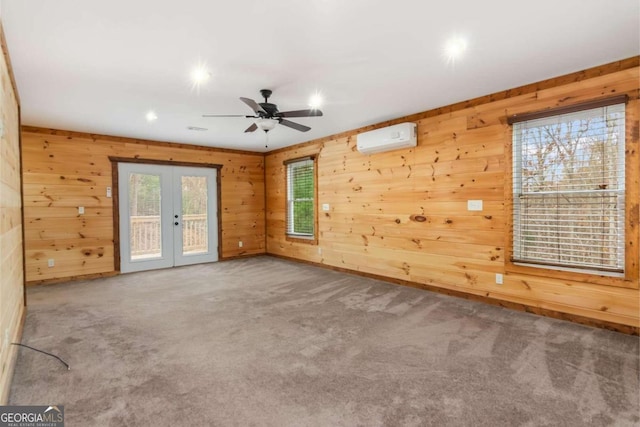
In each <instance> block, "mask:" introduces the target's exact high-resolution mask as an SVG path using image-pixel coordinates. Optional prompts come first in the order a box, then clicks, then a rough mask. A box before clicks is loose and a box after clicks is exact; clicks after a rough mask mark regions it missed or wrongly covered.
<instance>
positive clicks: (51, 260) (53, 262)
mask: <svg viewBox="0 0 640 427" xmlns="http://www.w3.org/2000/svg"><path fill="white" fill-rule="evenodd" d="M55 265H56V262H55V260H54V259H53V258H49V261H47V267H49V268H51V267H53V266H55Z"/></svg>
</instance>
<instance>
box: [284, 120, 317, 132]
mask: <svg viewBox="0 0 640 427" xmlns="http://www.w3.org/2000/svg"><path fill="white" fill-rule="evenodd" d="M280 124H281V125H284V126H286V127H289V128H291V129H295V130H299V131H300V132H307V131H310V130H311V128H310V127H309V126H305V125H301V124H300V123H295V122H292V121H290V120H285V119H281V120H280Z"/></svg>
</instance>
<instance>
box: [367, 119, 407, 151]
mask: <svg viewBox="0 0 640 427" xmlns="http://www.w3.org/2000/svg"><path fill="white" fill-rule="evenodd" d="M416 145H418V135H417V125H416V124H415V123H400V124H399V125H393V126H389V127H386V128H381V129H376V130H372V131H370V132H364V133H360V134H358V151H359V152H361V153H362V154H373V153H381V152H383V151H391V150H398V149H401V148H410V147H415V146H416Z"/></svg>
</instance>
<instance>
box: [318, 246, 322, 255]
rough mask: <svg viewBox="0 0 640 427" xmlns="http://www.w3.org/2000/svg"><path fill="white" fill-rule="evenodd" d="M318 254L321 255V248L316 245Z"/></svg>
mask: <svg viewBox="0 0 640 427" xmlns="http://www.w3.org/2000/svg"><path fill="white" fill-rule="evenodd" d="M318 255H322V248H321V247H320V246H318Z"/></svg>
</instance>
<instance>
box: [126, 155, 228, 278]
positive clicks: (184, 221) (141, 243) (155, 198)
mask: <svg viewBox="0 0 640 427" xmlns="http://www.w3.org/2000/svg"><path fill="white" fill-rule="evenodd" d="M216 173H217V170H216V169H214V168H197V167H185V166H168V165H152V164H140V163H118V198H119V215H120V217H119V224H120V271H121V272H122V273H129V272H132V271H142V270H152V269H157V268H168V267H174V266H180V265H187V264H199V263H204V262H213V261H217V260H218V218H217V216H218V206H217V199H218V198H217V181H216V178H217V176H216Z"/></svg>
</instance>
